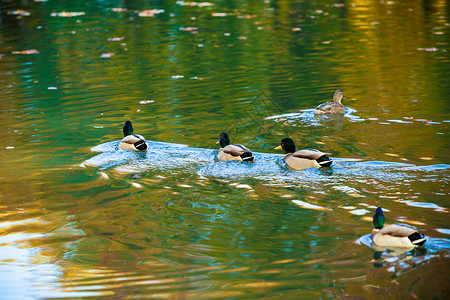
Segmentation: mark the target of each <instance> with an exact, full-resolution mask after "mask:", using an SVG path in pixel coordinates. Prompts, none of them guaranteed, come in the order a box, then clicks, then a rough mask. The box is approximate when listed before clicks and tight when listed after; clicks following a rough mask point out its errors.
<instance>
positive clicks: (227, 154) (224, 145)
mask: <svg viewBox="0 0 450 300" xmlns="http://www.w3.org/2000/svg"><path fill="white" fill-rule="evenodd" d="M216 144H220V147H221V148H220V149H219V152H218V153H217V157H218V158H219V161H228V160H238V161H253V159H254V157H253V155H252V152H251V151H250V150H249V149H247V148H246V147H244V146H242V145H230V138H229V137H228V133H226V132H222V133H221V134H220V137H219V140H218V141H217V143H216Z"/></svg>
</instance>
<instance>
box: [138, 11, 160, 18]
mask: <svg viewBox="0 0 450 300" xmlns="http://www.w3.org/2000/svg"><path fill="white" fill-rule="evenodd" d="M164 11H165V10H164V9H146V10H142V11H140V12H138V15H139V17H153V16H154V15H157V14H162V13H163V12H164Z"/></svg>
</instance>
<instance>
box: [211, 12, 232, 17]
mask: <svg viewBox="0 0 450 300" xmlns="http://www.w3.org/2000/svg"><path fill="white" fill-rule="evenodd" d="M212 16H213V17H226V16H228V14H227V13H224V12H217V13H212Z"/></svg>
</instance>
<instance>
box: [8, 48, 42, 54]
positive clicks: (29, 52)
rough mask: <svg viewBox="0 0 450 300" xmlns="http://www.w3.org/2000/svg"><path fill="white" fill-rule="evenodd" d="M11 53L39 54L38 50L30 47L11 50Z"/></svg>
mask: <svg viewBox="0 0 450 300" xmlns="http://www.w3.org/2000/svg"><path fill="white" fill-rule="evenodd" d="M11 53H12V54H39V51H37V50H36V49H30V50H22V51H12V52H11Z"/></svg>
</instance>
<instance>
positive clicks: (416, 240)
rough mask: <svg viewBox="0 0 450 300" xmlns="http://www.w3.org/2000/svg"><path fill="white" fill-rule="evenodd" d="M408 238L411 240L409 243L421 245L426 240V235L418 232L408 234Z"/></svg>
mask: <svg viewBox="0 0 450 300" xmlns="http://www.w3.org/2000/svg"><path fill="white" fill-rule="evenodd" d="M408 239H409V240H410V241H411V244H413V245H415V246H422V245H423V244H425V242H426V241H427V237H426V236H424V235H422V234H420V233H418V232H414V233H413V234H411V235H409V236H408Z"/></svg>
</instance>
